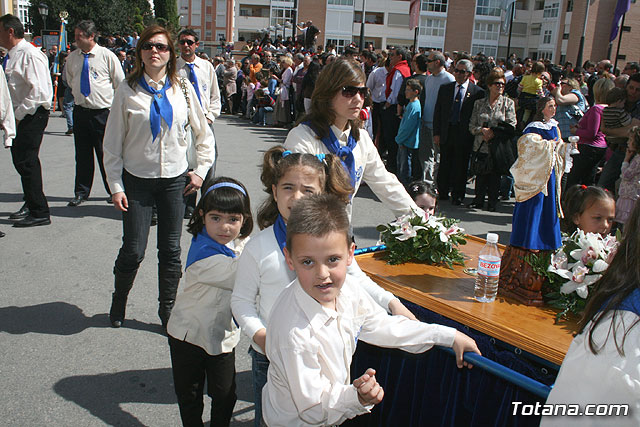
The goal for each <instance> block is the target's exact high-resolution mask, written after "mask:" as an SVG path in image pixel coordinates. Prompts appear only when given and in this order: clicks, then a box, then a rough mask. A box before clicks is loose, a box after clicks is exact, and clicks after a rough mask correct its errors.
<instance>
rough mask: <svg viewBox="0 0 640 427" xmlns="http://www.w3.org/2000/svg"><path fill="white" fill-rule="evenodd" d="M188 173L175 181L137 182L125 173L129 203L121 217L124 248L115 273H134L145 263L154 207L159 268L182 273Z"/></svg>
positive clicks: (167, 179)
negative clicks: (182, 236)
mask: <svg viewBox="0 0 640 427" xmlns="http://www.w3.org/2000/svg"><path fill="white" fill-rule="evenodd" d="M187 179H188V177H187V174H186V172H185V173H183V174H181V175H179V176H177V177H175V178H151V179H146V178H138V177H135V176H133V175H131V174H130V173H128V172H127V171H126V170H125V171H124V172H123V174H122V180H123V183H124V189H125V194H126V196H127V200H128V202H129V208H128V209H127V212H123V213H122V230H123V236H122V247H121V248H120V252H119V253H118V258H117V259H116V265H115V266H116V269H117V270H118V271H119V272H122V273H133V272H135V271H137V270H138V266H139V265H140V263H141V262H142V260H143V259H144V253H145V250H146V248H147V239H148V237H149V229H150V227H151V215H152V213H153V206H154V204H155V205H156V206H157V208H158V267H159V269H162V270H164V271H171V272H173V273H179V272H180V271H181V270H182V265H181V262H180V236H181V234H182V219H183V217H184V199H183V197H182V193H183V192H184V188H185V187H186V185H187Z"/></svg>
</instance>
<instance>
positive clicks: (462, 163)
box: [437, 124, 471, 200]
mask: <svg viewBox="0 0 640 427" xmlns="http://www.w3.org/2000/svg"><path fill="white" fill-rule="evenodd" d="M467 137H468V132H466V131H465V130H464V129H463V128H462V127H461V126H460V125H459V124H457V125H452V124H450V125H449V130H448V133H447V140H446V141H442V140H441V141H440V168H439V169H438V179H437V182H438V193H439V194H440V195H445V196H446V195H449V192H451V197H452V198H455V199H460V200H464V196H465V193H466V191H467V170H468V169H469V157H470V156H471V143H470V141H467V140H466V138H467Z"/></svg>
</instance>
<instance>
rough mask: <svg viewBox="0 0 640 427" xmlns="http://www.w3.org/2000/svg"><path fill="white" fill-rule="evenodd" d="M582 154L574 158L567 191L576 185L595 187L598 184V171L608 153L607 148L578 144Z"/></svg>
mask: <svg viewBox="0 0 640 427" xmlns="http://www.w3.org/2000/svg"><path fill="white" fill-rule="evenodd" d="M578 150H579V151H580V154H578V155H577V156H573V166H572V167H571V172H569V177H568V178H567V189H569V188H571V187H572V186H574V185H576V184H584V185H593V184H595V182H596V169H597V167H598V164H599V163H600V161H601V160H602V159H603V158H604V155H605V154H606V152H607V149H606V148H599V147H592V146H591V145H586V144H578Z"/></svg>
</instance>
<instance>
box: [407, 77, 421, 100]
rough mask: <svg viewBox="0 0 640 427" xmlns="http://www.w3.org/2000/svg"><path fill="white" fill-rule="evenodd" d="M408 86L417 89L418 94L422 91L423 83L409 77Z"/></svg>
mask: <svg viewBox="0 0 640 427" xmlns="http://www.w3.org/2000/svg"><path fill="white" fill-rule="evenodd" d="M407 87H410V88H411V90H417V91H418V96H420V94H421V93H422V83H420V82H419V81H418V79H408V80H407Z"/></svg>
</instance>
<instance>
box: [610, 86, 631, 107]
mask: <svg viewBox="0 0 640 427" xmlns="http://www.w3.org/2000/svg"><path fill="white" fill-rule="evenodd" d="M626 99H627V91H626V90H624V89H622V88H621V87H614V88H613V89H611V90H610V91H609V92H607V95H606V96H605V97H604V102H606V103H607V104H613V103H614V102H618V101H625V100H626Z"/></svg>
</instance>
